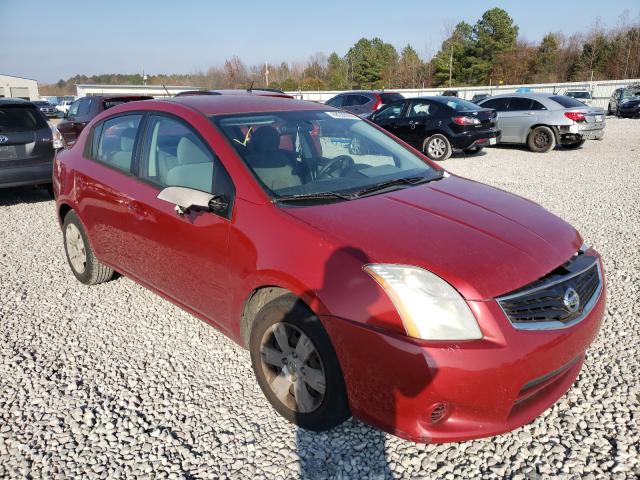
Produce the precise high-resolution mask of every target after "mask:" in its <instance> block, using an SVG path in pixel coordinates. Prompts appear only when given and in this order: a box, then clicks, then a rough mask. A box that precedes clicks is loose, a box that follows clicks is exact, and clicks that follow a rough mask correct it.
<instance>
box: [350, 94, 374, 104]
mask: <svg viewBox="0 0 640 480" xmlns="http://www.w3.org/2000/svg"><path fill="white" fill-rule="evenodd" d="M370 101H371V99H369V98H367V97H365V96H364V95H356V102H357V103H355V104H354V105H365V104H367V103H369V102H370Z"/></svg>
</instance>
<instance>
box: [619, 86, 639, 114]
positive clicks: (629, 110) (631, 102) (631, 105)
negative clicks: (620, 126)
mask: <svg viewBox="0 0 640 480" xmlns="http://www.w3.org/2000/svg"><path fill="white" fill-rule="evenodd" d="M639 93H640V92H639ZM618 115H619V116H621V117H640V96H637V97H631V98H630V99H628V100H624V101H623V102H622V103H621V104H620V105H618Z"/></svg>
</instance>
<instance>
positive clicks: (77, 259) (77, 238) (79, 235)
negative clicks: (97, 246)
mask: <svg viewBox="0 0 640 480" xmlns="http://www.w3.org/2000/svg"><path fill="white" fill-rule="evenodd" d="M62 235H63V240H64V250H65V253H66V254H67V262H68V263H69V267H70V268H71V272H73V275H74V276H75V277H76V278H77V279H78V280H79V281H80V282H82V283H84V284H85V285H97V284H99V283H103V282H106V281H107V280H110V279H111V277H112V276H113V270H112V269H111V268H110V267H107V266H106V265H104V264H102V263H100V261H99V260H98V259H97V258H96V255H95V253H93V250H92V248H91V245H90V244H89V240H88V238H87V234H86V232H85V230H84V226H83V225H82V222H80V219H79V218H78V216H77V215H76V213H75V212H74V211H73V210H72V211H70V212H69V213H67V215H66V216H65V217H64V221H63V223H62Z"/></svg>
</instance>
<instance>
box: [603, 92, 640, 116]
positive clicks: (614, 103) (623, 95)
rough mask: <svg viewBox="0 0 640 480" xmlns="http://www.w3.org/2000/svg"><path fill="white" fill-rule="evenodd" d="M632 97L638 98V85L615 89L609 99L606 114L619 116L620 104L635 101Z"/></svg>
mask: <svg viewBox="0 0 640 480" xmlns="http://www.w3.org/2000/svg"><path fill="white" fill-rule="evenodd" d="M634 97H640V85H631V86H628V87H623V88H616V89H615V90H614V91H613V93H612V94H611V97H610V98H609V105H608V107H607V113H608V114H609V115H616V116H619V115H621V112H620V108H621V107H622V104H623V103H625V102H626V101H628V100H632V99H635V98H634ZM627 115H628V114H627Z"/></svg>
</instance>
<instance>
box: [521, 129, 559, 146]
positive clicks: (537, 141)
mask: <svg viewBox="0 0 640 480" xmlns="http://www.w3.org/2000/svg"><path fill="white" fill-rule="evenodd" d="M527 145H528V146H529V149H530V150H531V151H532V152H536V153H546V152H548V151H550V150H553V149H554V148H555V146H556V136H555V134H554V133H553V130H551V128H549V127H546V126H544V125H542V126H540V127H536V128H534V129H533V130H531V133H529V136H528V137H527Z"/></svg>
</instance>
